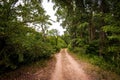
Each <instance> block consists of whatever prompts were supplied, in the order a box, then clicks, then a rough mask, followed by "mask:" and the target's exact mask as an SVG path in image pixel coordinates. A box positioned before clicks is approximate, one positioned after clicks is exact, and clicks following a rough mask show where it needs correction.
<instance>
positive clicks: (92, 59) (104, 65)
mask: <svg viewBox="0 0 120 80" xmlns="http://www.w3.org/2000/svg"><path fill="white" fill-rule="evenodd" d="M82 52H84V51H83V50H82V51H70V53H71V54H72V55H75V56H76V57H77V58H78V59H79V60H82V61H85V62H88V63H91V64H93V65H96V66H98V67H100V68H101V69H103V70H107V71H111V72H115V73H117V74H118V75H120V69H119V68H116V67H115V65H114V64H112V63H108V62H106V61H105V60H104V58H102V57H99V56H95V55H92V54H85V53H82Z"/></svg>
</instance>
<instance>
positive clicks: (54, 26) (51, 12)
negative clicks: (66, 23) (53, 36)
mask: <svg viewBox="0 0 120 80" xmlns="http://www.w3.org/2000/svg"><path fill="white" fill-rule="evenodd" d="M42 5H43V7H44V9H45V10H46V12H47V14H48V15H50V18H51V19H52V20H54V21H56V16H55V15H54V14H55V11H54V10H53V5H54V4H53V3H52V2H51V1H50V2H48V1H47V0H43V3H42ZM49 29H57V30H58V31H59V32H60V35H62V34H63V33H64V31H65V29H63V28H62V27H61V26H60V23H58V22H52V26H50V28H49Z"/></svg>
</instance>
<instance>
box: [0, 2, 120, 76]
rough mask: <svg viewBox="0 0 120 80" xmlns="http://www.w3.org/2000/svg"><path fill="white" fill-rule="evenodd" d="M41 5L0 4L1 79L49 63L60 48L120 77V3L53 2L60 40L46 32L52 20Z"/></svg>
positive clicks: (53, 31)
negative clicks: (46, 61) (59, 26)
mask: <svg viewBox="0 0 120 80" xmlns="http://www.w3.org/2000/svg"><path fill="white" fill-rule="evenodd" d="M19 1H22V4H18V2H19ZM42 1H43V0H1V1H0V74H2V73H4V72H7V71H11V70H15V69H17V68H19V67H20V66H21V65H27V64H31V63H34V62H36V61H39V60H41V59H49V58H50V57H51V56H52V55H54V54H55V53H57V52H59V51H60V49H62V48H68V50H69V51H71V52H73V53H74V54H75V55H77V56H78V57H84V58H87V59H88V61H89V62H90V63H92V64H94V65H97V66H99V67H101V68H103V69H107V70H110V71H113V72H116V73H117V74H120V49H119V48H120V1H119V0H51V1H52V2H53V3H54V6H53V9H54V10H56V13H55V16H57V21H58V22H62V23H61V26H62V27H63V28H64V29H66V31H65V32H64V34H63V35H59V32H58V31H57V30H56V29H52V30H48V28H49V27H50V26H51V25H52V23H51V22H52V21H53V20H51V19H50V16H49V15H47V14H46V11H45V10H44V8H43V7H42ZM48 2H49V0H48Z"/></svg>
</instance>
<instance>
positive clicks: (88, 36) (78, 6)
mask: <svg viewBox="0 0 120 80" xmlns="http://www.w3.org/2000/svg"><path fill="white" fill-rule="evenodd" d="M52 1H53V2H55V8H56V15H57V18H58V20H60V19H61V21H62V23H61V25H62V26H63V27H64V28H66V30H67V31H68V32H67V34H69V38H68V39H69V40H68V39H64V40H65V41H66V42H67V41H69V43H68V44H67V45H68V48H69V50H71V51H74V52H75V53H77V52H83V55H84V54H85V55H88V56H89V55H90V56H91V59H93V60H92V61H93V63H94V64H96V65H99V66H102V67H104V68H108V69H110V70H114V69H115V70H114V71H115V72H117V73H120V64H119V63H120V49H119V48H120V18H119V17H120V11H119V10H120V5H119V4H120V1H119V0H114V1H113V0H70V1H68V0H64V1H63V0H62V1H61V0H52ZM65 36H66V34H65ZM81 48H82V49H83V50H85V52H84V51H82V50H81ZM86 58H89V57H86ZM110 62H111V64H110Z"/></svg>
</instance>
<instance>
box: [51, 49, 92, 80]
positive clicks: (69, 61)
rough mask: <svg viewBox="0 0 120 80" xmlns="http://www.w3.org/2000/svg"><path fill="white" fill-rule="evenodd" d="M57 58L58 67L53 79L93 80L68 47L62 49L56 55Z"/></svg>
mask: <svg viewBox="0 0 120 80" xmlns="http://www.w3.org/2000/svg"><path fill="white" fill-rule="evenodd" d="M56 59H57V62H56V67H55V71H54V73H53V74H52V78H51V80H91V78H90V77H89V75H87V74H86V73H85V72H84V70H83V69H82V67H81V66H82V65H80V64H78V63H77V61H76V60H74V59H73V58H72V57H71V56H70V55H69V54H68V52H67V50H66V49H62V50H61V51H60V53H58V54H57V55H56Z"/></svg>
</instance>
